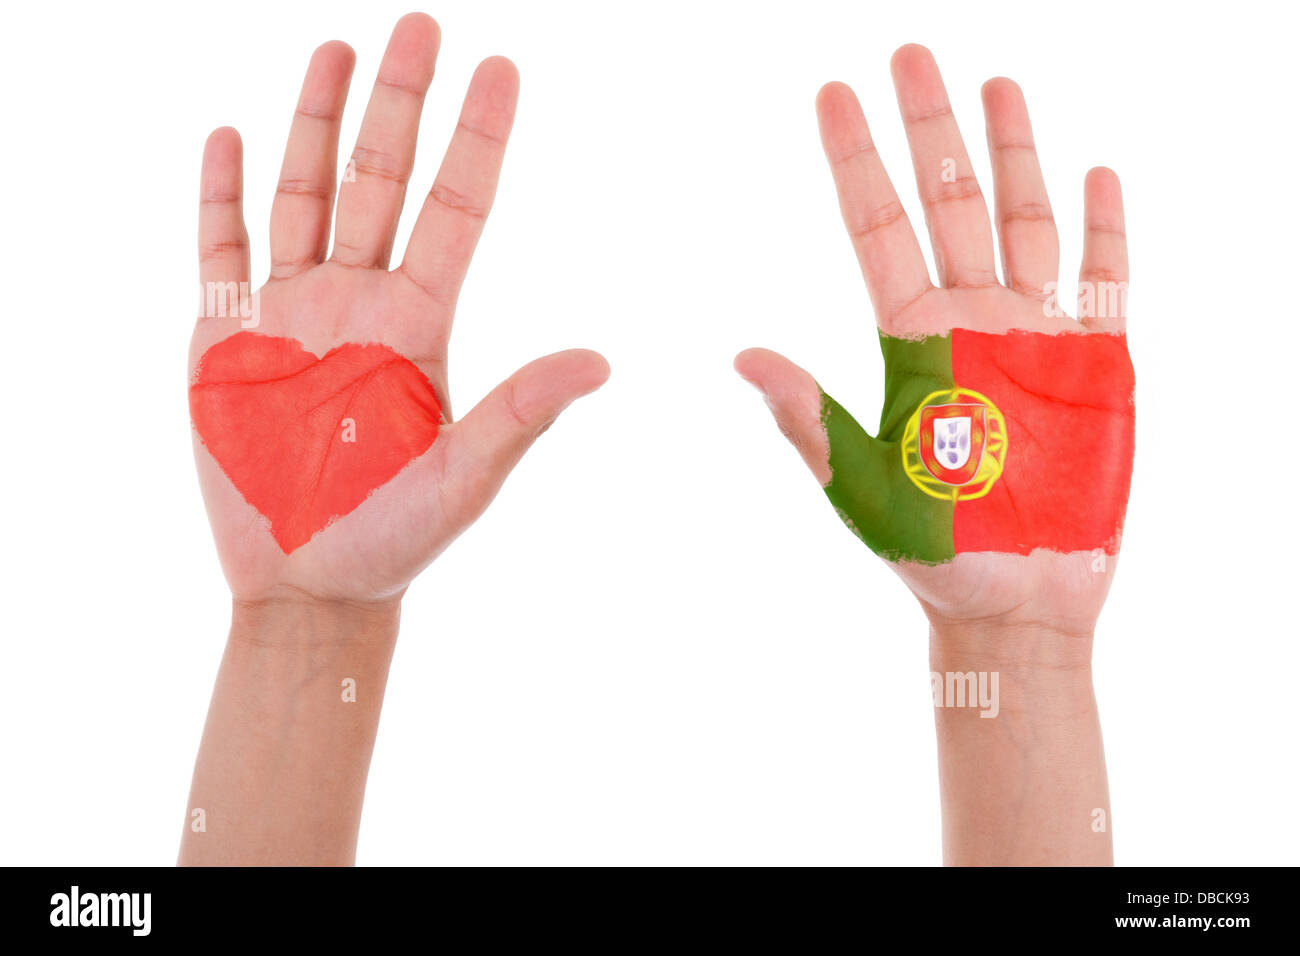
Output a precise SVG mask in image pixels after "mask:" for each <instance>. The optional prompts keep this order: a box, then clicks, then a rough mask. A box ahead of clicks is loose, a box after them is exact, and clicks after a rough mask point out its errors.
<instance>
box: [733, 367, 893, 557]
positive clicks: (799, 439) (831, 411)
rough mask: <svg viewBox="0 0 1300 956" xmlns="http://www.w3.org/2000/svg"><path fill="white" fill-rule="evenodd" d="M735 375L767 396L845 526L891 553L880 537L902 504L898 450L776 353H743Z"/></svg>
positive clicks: (869, 542) (875, 548) (879, 548)
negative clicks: (890, 514)
mask: <svg viewBox="0 0 1300 956" xmlns="http://www.w3.org/2000/svg"><path fill="white" fill-rule="evenodd" d="M736 371H737V372H739V373H740V375H741V377H742V378H744V379H745V380H746V381H748V382H750V383H751V384H753V385H754V386H755V387H757V388H758V390H759V391H761V392H762V393H763V397H764V398H765V399H766V400H767V404H768V407H769V408H771V409H772V415H773V416H774V417H775V418H776V423H777V426H778V427H779V428H780V429H781V431H782V432H783V433H784V434H785V437H786V438H788V439H790V441H791V443H792V444H793V445H794V446H795V448H797V449H798V450H799V454H800V455H801V456H802V457H803V460H804V461H805V462H806V463H807V465H808V467H809V468H810V469H811V470H812V473H813V474H814V475H815V476H816V477H817V480H818V481H820V482H821V484H822V487H823V488H824V489H825V491H826V497H827V498H829V499H830V501H831V504H832V505H834V506H835V510H836V512H837V513H838V514H839V516H840V518H842V519H843V521H844V523H845V524H846V525H848V526H849V528H851V529H852V530H853V532H854V533H855V534H857V536H858V537H859V538H861V539H862V540H863V541H865V542H866V543H867V544H868V545H869V546H870V547H871V548H872V549H873V550H875V551H877V552H880V553H885V552H887V551H888V550H890V549H889V548H888V547H887V546H884V545H883V544H882V542H881V541H879V540H877V539H878V535H877V533H876V532H877V529H879V528H880V527H881V526H882V525H884V524H887V518H886V516H887V514H888V512H889V511H890V509H892V508H895V507H897V504H898V495H897V493H898V491H899V490H900V489H899V478H900V477H901V472H900V471H899V470H898V468H896V467H894V466H895V465H896V464H897V461H896V458H897V447H898V446H897V445H895V444H890V443H887V442H883V441H880V440H878V439H875V438H872V437H871V436H870V435H868V434H867V432H866V430H865V429H864V428H863V427H862V426H861V425H859V424H858V423H857V421H856V420H855V419H854V418H853V416H852V415H850V414H849V413H848V412H847V411H845V410H844V408H843V407H841V406H840V404H839V403H838V402H836V401H835V399H833V398H831V397H830V396H829V395H827V394H826V393H825V392H823V391H822V390H821V386H819V385H818V384H817V381H816V379H814V378H813V377H812V376H811V375H809V374H808V373H807V372H805V371H804V370H803V369H801V368H800V367H799V366H797V365H795V364H794V363H793V362H791V361H790V360H789V359H786V358H784V357H782V356H780V355H778V354H777V353H775V352H769V351H768V350H767V349H749V350H748V351H745V352H741V353H740V354H739V355H737V356H736ZM905 480H906V479H904V481H905Z"/></svg>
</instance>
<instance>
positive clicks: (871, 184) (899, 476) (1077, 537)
mask: <svg viewBox="0 0 1300 956" xmlns="http://www.w3.org/2000/svg"><path fill="white" fill-rule="evenodd" d="M893 66H894V79H895V85H896V87H897V90H898V98H899V105H900V108H901V111H902V113H903V119H904V122H905V125H906V128H907V133H908V139H909V142H910V143H911V146H912V158H913V164H914V166H915V171H916V180H917V187H918V190H919V192H920V194H921V199H922V205H923V206H924V208H925V212H926V219H927V223H928V225H929V227H930V233H931V237H932V241H933V245H934V258H935V262H936V264H937V266H938V269H939V287H937V288H936V287H935V286H933V285H932V284H931V282H930V277H929V275H928V272H927V269H926V265H925V261H924V259H923V258H922V255H921V249H920V246H919V245H918V243H917V241H916V237H915V235H914V233H913V232H912V229H911V227H910V225H909V223H908V219H907V216H906V214H905V213H904V211H903V208H902V206H901V205H900V204H899V202H898V196H897V194H896V193H895V192H894V189H893V187H892V186H891V185H890V181H889V177H888V176H887V175H886V173H885V170H884V166H883V164H882V162H881V158H880V156H879V154H878V153H877V152H876V150H875V148H874V147H873V146H872V141H871V134H870V132H869V131H868V129H867V125H866V120H865V119H864V117H863V115H862V111H861V108H860V107H859V105H858V102H857V100H856V98H855V97H854V95H853V93H852V91H851V90H849V89H848V87H846V86H843V85H842V84H830V85H828V86H827V87H825V88H824V89H823V90H822V92H821V95H820V96H819V98H818V104H817V107H818V116H819V119H820V123H821V130H822V139H823V144H824V146H825V149H826V154H827V157H828V158H829V160H830V163H831V168H832V172H833V175H834V177H835V182H836V184H837V187H838V190H839V195H840V204H841V210H842V212H843V215H844V219H845V222H846V224H847V226H848V228H849V232H850V235H851V238H852V240H853V244H854V247H855V249H856V251H857V254H858V258H859V261H860V263H861V266H862V270H863V274H864V276H865V278H866V280H867V286H868V290H869V291H870V294H871V299H872V302H873V304H874V305H875V309H876V315H877V320H878V324H879V331H880V336H879V338H880V345H881V349H882V351H883V354H884V369H885V400H884V405H883V409H882V414H881V419H880V427H879V429H878V430H877V432H876V434H875V435H870V434H868V433H867V431H866V430H865V429H864V428H863V427H862V426H861V425H859V424H858V422H857V421H856V420H854V418H853V416H851V415H850V414H849V413H848V412H847V411H846V410H845V409H844V408H843V407H842V406H841V405H839V403H837V402H835V401H834V400H833V399H831V398H830V397H829V396H828V395H826V394H825V393H824V392H823V391H822V389H821V388H820V387H819V385H818V384H817V382H816V380H815V379H814V378H813V377H812V376H811V375H810V374H808V373H807V372H805V371H804V370H803V369H801V368H799V367H798V366H796V365H794V364H793V363H791V362H789V361H788V360H786V359H785V358H783V357H781V356H779V355H777V354H776V353H774V352H768V351H766V350H762V349H753V350H750V351H747V352H744V353H742V354H741V355H740V356H738V357H737V360H736V368H737V370H738V371H739V372H740V374H741V375H742V376H744V377H745V378H746V379H747V380H749V381H750V382H751V383H753V384H754V385H756V386H757V387H758V388H759V389H760V390H761V391H763V392H764V394H765V395H766V397H767V400H768V404H769V405H770V406H771V408H772V410H773V412H774V414H775V415H776V418H777V420H778V423H779V424H780V425H781V428H782V430H783V431H784V432H785V433H786V434H787V435H788V436H790V437H791V438H792V439H793V440H794V443H795V445H796V446H797V447H798V449H799V450H800V452H801V454H802V456H803V458H804V460H805V461H806V462H807V464H808V466H809V467H810V468H811V469H812V471H813V474H814V475H815V476H816V477H817V479H818V480H819V481H820V483H821V484H822V486H823V487H824V488H825V490H826V494H827V496H828V497H829V498H830V501H831V503H832V505H833V506H834V507H835V510H836V511H837V512H838V513H839V515H840V517H841V518H843V519H844V521H845V523H846V524H848V526H849V527H850V528H851V529H852V530H853V531H854V532H855V533H856V534H857V535H858V537H859V538H861V539H862V540H863V541H864V542H865V543H866V544H867V545H868V546H869V547H871V548H872V550H874V551H876V552H877V553H878V554H880V555H881V556H882V557H884V558H885V559H886V560H887V561H889V562H890V566H891V567H892V568H893V569H894V570H895V571H897V572H898V573H899V575H900V576H901V577H902V578H903V579H904V581H905V582H906V583H907V584H908V586H909V587H910V588H911V589H912V591H913V592H914V593H915V594H916V596H917V597H918V598H919V599H920V601H921V603H922V606H923V607H924V608H925V610H926V612H927V614H928V615H929V616H930V618H931V620H932V621H934V622H939V623H954V622H955V623H961V622H991V621H1010V622H1013V623H1017V624H1020V625H1025V626H1038V625H1044V626H1050V627H1053V628H1056V629H1059V630H1061V631H1063V632H1066V633H1071V634H1077V635H1090V634H1091V632H1092V626H1093V623H1094V622H1095V621H1096V619H1097V615H1098V614H1099V612H1100V610H1101V606H1102V602H1103V601H1104V599H1105V596H1106V593H1107V590H1108V588H1109V585H1110V581H1111V577H1112V574H1113V571H1114V564H1115V557H1116V555H1117V552H1118V548H1119V541H1120V532H1121V529H1122V525H1123V520H1124V513H1125V508H1126V505H1127V501H1128V490H1129V477H1130V473H1131V469H1132V460H1133V435H1134V429H1133V421H1134V415H1133V369H1132V366H1131V364H1130V362H1129V356H1128V349H1127V344H1126V341H1125V336H1124V313H1123V305H1124V295H1125V292H1126V289H1127V276H1128V267H1127V256H1126V251H1125V242H1124V235H1123V208H1122V205H1121V201H1120V191H1119V183H1118V181H1117V180H1116V178H1115V175H1114V174H1113V173H1111V172H1110V171H1109V170H1106V169H1095V170H1093V171H1092V172H1091V173H1090V174H1089V175H1088V178H1087V182H1086V184H1085V216H1086V222H1085V230H1086V231H1085V240H1086V242H1085V246H1084V262H1083V268H1082V271H1081V274H1080V280H1081V281H1080V292H1081V298H1080V316H1081V318H1080V320H1078V321H1076V320H1074V319H1072V318H1070V317H1068V316H1066V315H1065V314H1064V313H1063V312H1062V311H1061V310H1060V309H1059V308H1058V307H1056V304H1055V290H1056V285H1057V266H1058V262H1057V259H1058V255H1057V247H1058V243H1057V237H1056V229H1055V226H1054V224H1053V222H1052V218H1051V209H1050V206H1049V205H1048V200H1047V194H1046V191H1045V189H1044V186H1043V180H1042V175H1041V173H1040V172H1039V169H1038V163H1037V160H1036V158H1035V156H1034V152H1033V148H1032V135H1031V133H1030V128H1029V118H1028V114H1027V112H1026V109H1025V104H1024V99H1023V97H1022V96H1021V94H1020V91H1019V89H1018V88H1017V87H1016V85H1015V84H1014V83H1012V82H1011V81H1009V80H992V81H990V82H989V83H988V84H987V85H986V86H985V89H984V101H985V108H986V112H987V116H988V129H989V147H990V154H991V156H992V159H993V171H994V186H995V190H996V194H997V195H996V199H997V215H998V226H999V229H998V232H999V236H1000V239H1001V251H1002V264H1003V275H1004V277H1005V280H1006V281H1005V283H1000V282H999V281H998V277H997V272H996V271H995V267H994V262H993V257H994V252H993V236H992V231H991V228H990V224H989V217H988V212H987V210H986V208H985V205H984V200H983V197H982V196H981V194H980V191H979V186H978V184H977V182H976V180H975V177H974V173H973V171H972V168H971V164H970V160H969V158H968V157H967V154H966V151H965V148H964V147H963V145H962V142H961V137H960V134H959V132H958V130H957V126H956V124H955V122H954V120H953V117H952V112H951V109H950V108H949V106H948V100H947V95H946V93H945V91H944V87H943V81H942V80H941V79H940V77H939V73H938V69H937V67H936V66H935V64H934V60H933V58H932V57H931V56H930V54H929V52H928V51H926V50H924V49H923V48H921V47H904V48H903V49H901V50H899V52H898V53H897V54H896V55H895V58H894V63H893ZM1098 293H1100V294H1098ZM1075 644H1076V645H1077V648H1078V653H1079V654H1081V655H1083V654H1085V653H1086V652H1090V644H1091V642H1090V640H1087V641H1077V642H1075ZM1084 659H1086V656H1085V657H1084Z"/></svg>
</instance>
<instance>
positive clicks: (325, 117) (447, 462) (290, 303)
mask: <svg viewBox="0 0 1300 956" xmlns="http://www.w3.org/2000/svg"><path fill="white" fill-rule="evenodd" d="M439 43H440V31H439V29H438V25H437V24H436V23H435V22H434V21H433V20H432V19H430V18H429V17H427V16H425V15H423V14H410V15H408V16H406V17H403V18H402V19H401V20H400V21H399V22H398V23H397V26H396V28H395V29H394V30H393V33H392V37H391V39H390V40H389V43H388V48H387V50H386V52H385V53H384V56H383V59H382V61H381V63H380V65H379V73H378V76H377V78H376V81H375V85H374V90H373V92H372V93H371V95H370V101H369V105H368V106H367V108H366V111H365V115H364V117H363V119H362V121H361V128H360V132H359V134H358V139H357V144H356V147H355V148H354V149H353V151H352V154H351V160H350V161H349V162H348V164H347V166H346V169H345V170H344V172H343V174H342V177H341V178H342V184H341V186H340V187H339V188H338V200H337V204H336V203H335V201H334V200H335V183H336V180H337V179H338V173H337V170H336V162H337V156H336V154H337V150H338V140H339V128H340V124H341V121H342V116H343V107H344V102H345V100H346V99H347V92H348V85H349V81H350V78H351V74H352V68H353V64H354V61H355V57H354V55H353V52H352V50H351V49H350V48H349V47H348V46H347V45H345V44H343V43H339V42H334V43H327V44H325V45H324V46H322V47H320V48H319V49H318V50H316V52H315V54H314V55H313V56H312V59H311V64H310V66H309V67H308V69H307V76H306V79H305V81H304V82H303V85H302V92H301V94H300V96H299V99H298V105H297V109H296V110H295V112H294V114H293V121H292V125H291V127H290V131H289V140H288V146H287V148H286V150H285V156H284V162H283V165H282V167H281V173H280V182H279V185H278V187H277V189H276V192H275V200H274V203H273V205H272V207H271V229H270V254H271V271H270V276H269V278H268V279H267V281H266V283H265V284H264V285H263V286H262V287H261V289H260V290H259V291H258V292H257V293H256V295H255V296H253V295H249V296H248V297H247V301H246V302H245V296H244V294H243V290H246V289H247V288H248V283H249V279H250V266H249V246H248V233H247V230H246V229H245V227H244V222H243V214H242V198H243V177H242V172H241V145H240V140H239V136H238V134H236V133H235V131H234V130H231V129H219V130H217V131H216V132H214V133H213V134H212V135H211V136H210V137H209V139H208V142H207V147H206V149H205V150H204V154H203V172H202V183H201V200H200V212H199V259H200V278H201V282H202V286H203V291H204V298H203V308H202V310H201V315H200V318H199V320H198V323H197V326H196V328H195V331H194V336H193V340H192V343H191V349H190V387H189V399H190V415H191V420H192V423H193V430H194V446H195V456H196V460H197V463H198V470H199V478H200V483H201V485H202V488H203V495H204V500H205V503H206V505H207V510H208V517H209V520H210V522H211V525H212V529H213V534H214V537H215V538H216V542H217V551H218V554H219V555H220V557H221V563H222V567H223V569H224V571H225V574H226V578H227V580H228V582H229V584H230V588H231V591H232V593H233V596H234V609H233V614H232V621H231V626H230V634H229V639H228V641H227V645H226V653H225V657H224V658H223V661H222V665H221V670H220V672H219V674H218V677H217V686H216V689H215V691H214V692H213V697H212V704H211V708H210V710H209V713H208V722H207V726H206V728H205V730H204V735H203V743H202V745H201V748H200V752H199V757H198V761H197V764H196V766H195V770H194V781H193V784H192V788H191V796H190V810H189V816H188V818H187V820H186V831H185V837H184V842H183V843H182V849H181V861H182V862H183V863H198V864H232V863H238V864H259V863H265V864H277V865H285V864H294V865H306V864H338V863H350V862H351V861H352V860H353V856H354V853H355V848H356V838H357V829H358V827H359V823H360V814H361V803H362V797H363V795H364V790H365V780H366V772H367V770H368V767H369V760H370V753H371V748H372V747H373V744H374V739H375V733H376V728H377V726H378V721H379V712H380V705H381V703H382V700H383V693H384V687H385V682H386V679H387V674H388V665H389V662H390V660H391V657H392V652H393V647H394V644H395V641H396V638H397V630H398V619H399V613H400V602H401V598H402V595H403V593H404V592H405V590H406V587H407V585H408V584H409V583H410V582H411V580H412V579H413V578H414V577H415V575H416V574H418V573H419V572H420V570H421V569H422V568H424V567H425V566H426V565H428V564H429V562H430V561H432V560H433V559H434V558H435V557H436V556H437V555H438V554H439V553H440V552H441V551H442V550H443V549H444V548H445V547H447V545H448V544H449V543H450V542H451V541H452V540H453V539H454V538H455V537H456V536H457V535H458V534H459V533H460V532H461V531H463V530H464V529H465V528H466V527H467V526H468V525H469V524H470V523H471V522H473V521H474V520H475V519H476V518H477V517H478V516H479V514H480V513H481V512H482V511H483V510H484V508H486V507H487V505H488V504H489V502H491V500H492V498H493V496H494V495H495V494H496V493H497V491H498V489H499V488H500V487H501V484H502V482H503V481H504V480H505V478H506V476H507V475H508V474H509V473H510V471H511V469H512V468H514V466H515V465H516V464H517V463H518V462H519V460H520V458H521V456H522V455H523V454H524V453H525V452H526V451H527V450H528V448H529V446H530V445H531V444H532V443H533V441H534V440H535V439H536V438H537V437H538V435H540V434H541V433H542V432H543V431H544V430H545V429H546V428H547V426H548V425H549V424H550V423H551V422H552V421H553V420H554V419H555V418H556V416H558V415H559V414H560V413H561V412H562V411H563V410H564V408H565V407H566V406H567V405H568V404H569V403H570V402H572V401H574V400H575V399H576V398H578V397H579V396H582V395H585V394H587V393H588V392H591V391H593V390H594V389H596V388H598V387H599V386H600V385H601V384H602V383H603V382H604V381H605V379H606V377H607V376H608V374H609V368H608V366H607V365H606V363H605V360H604V359H603V358H601V357H600V356H599V355H597V354H596V353H594V352H589V351H585V350H576V349H575V350H571V351H567V352H559V353H556V354H554V355H550V356H547V357H545V358H541V359H538V360H537V361H535V362H533V363H532V364H530V365H527V366H525V367H524V368H522V369H520V370H519V371H517V372H516V373H515V374H514V375H512V376H511V377H510V378H508V379H507V380H506V381H505V382H503V383H502V384H501V385H499V386H498V387H497V388H496V389H495V390H493V391H492V392H491V393H489V394H488V395H487V396H486V397H485V398H483V399H482V400H481V401H480V402H479V403H478V404H477V405H476V406H474V408H472V409H471V410H470V411H469V412H468V413H467V414H466V415H465V416H464V417H463V418H461V419H455V418H454V417H453V416H452V413H451V403H450V400H449V397H448V387H447V344H448V338H449V336H450V334H451V324H452V314H453V312H454V310H455V306H456V300H457V295H458V293H459V290H460V287H461V282H462V280H463V279H464V277H465V273H466V270H467V269H468V267H469V262H470V257H471V256H472V254H473V252H474V248H475V245H476V244H477V242H478V238H479V234H480V232H481V231H482V229H483V224H484V221H485V219H486V218H487V215H488V211H489V208H490V207H491V205H492V201H493V197H494V195H495V192H496V186H497V178H498V175H499V173H500V171H501V164H502V159H503V157H504V154H505V147H506V139H507V137H508V136H509V133H510V128H511V125H512V122H513V120H514V113H515V101H516V98H517V94H518V87H519V78H518V74H517V73H516V71H515V68H514V65H513V64H512V63H510V61H508V60H506V59H503V58H500V57H493V58H491V59H488V60H485V61H484V62H483V63H481V64H480V65H479V67H478V69H477V70H476V71H475V73H474V77H473V79H472V80H471V81H470V84H469V91H468V93H467V94H466V96H465V101H464V106H463V107H462V110H461V114H460V120H459V122H458V123H457V125H456V129H455V132H454V133H453V134H452V137H451V142H450V145H449V146H448V149H447V152H446V155H445V157H444V158H443V161H442V165H441V167H440V168H439V170H438V172H437V175H436V176H434V177H432V186H431V188H430V189H429V192H428V194H427V195H426V196H425V197H424V200H423V206H422V208H421V210H420V214H419V217H418V219H417V220H416V223H415V228H414V232H413V233H412V234H411V237H410V239H409V241H408V243H407V246H406V253H405V257H404V258H403V260H402V262H401V264H400V265H398V266H397V267H396V268H394V269H390V268H389V265H390V263H389V259H390V256H391V253H392V249H393V244H394V241H395V233H396V229H397V223H398V217H399V215H400V213H401V210H402V206H403V203H404V200H405V198H406V191H407V184H408V182H409V181H410V180H411V179H412V178H413V171H414V169H415V165H414V164H415V140H416V131H417V129H418V127H419V121H420V113H421V110H422V108H423V105H424V99H425V94H426V92H427V90H428V88H429V85H430V83H431V81H432V79H433V72H434V60H435V58H436V57H437V53H438V48H439ZM415 178H416V179H417V181H419V180H423V179H424V176H420V175H416V176H415ZM331 222H332V223H333V227H334V228H333V233H334V237H333V249H332V251H330V232H331ZM236 302H237V303H238V306H237V307H234V306H233V305H232V303H236Z"/></svg>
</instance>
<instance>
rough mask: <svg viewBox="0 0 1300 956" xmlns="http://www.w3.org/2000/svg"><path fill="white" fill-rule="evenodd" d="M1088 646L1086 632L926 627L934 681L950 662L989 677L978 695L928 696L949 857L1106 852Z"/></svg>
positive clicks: (1060, 857)
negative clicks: (981, 698)
mask: <svg viewBox="0 0 1300 956" xmlns="http://www.w3.org/2000/svg"><path fill="white" fill-rule="evenodd" d="M1091 652H1092V638H1091V636H1090V635H1081V636H1064V635H1061V634H1059V633H1056V632H1052V631H1044V630H1038V629H1033V628H1030V629H1019V630H1017V631H1016V632H1015V633H1007V632H1006V631H1005V629H1001V630H1000V629H997V628H974V629H972V628H943V629H941V630H937V629H935V628H934V627H932V628H931V632H930V669H931V673H932V680H933V681H935V682H936V690H937V685H938V684H939V683H941V682H942V684H944V685H947V684H948V683H949V681H950V678H949V676H948V675H954V674H965V675H969V674H971V673H974V674H975V675H976V680H977V681H979V680H980V679H981V678H980V675H984V677H983V678H982V679H983V680H984V686H985V687H989V688H991V687H994V686H996V695H992V694H990V695H988V696H989V697H992V698H993V700H992V701H988V702H986V703H985V704H984V705H983V706H979V705H977V706H971V705H970V704H969V703H968V704H967V705H966V706H952V703H953V702H952V701H951V700H948V699H945V700H943V701H939V700H936V703H940V702H942V703H944V704H945V706H937V707H936V708H935V726H936V730H937V734H938V745H939V747H938V749H939V787H940V796H941V801H942V806H943V855H944V862H945V863H946V864H948V865H956V866H962V865H990V864H991V865H1012V866H1015V865H1109V864H1111V863H1112V862H1113V860H1112V852H1111V837H1110V801H1109V797H1108V794H1107V787H1106V763H1105V758H1104V756H1103V753H1102V743H1101V724H1100V722H1099V720H1098V716H1097V705H1096V701H1095V699H1094V697H1093V691H1092V671H1091V664H1090V659H1091ZM994 674H996V675H997V676H996V678H994V677H993V675H994ZM994 681H996V684H994ZM949 696H951V695H949ZM936 697H939V695H938V694H936ZM981 713H985V714H988V716H981Z"/></svg>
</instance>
